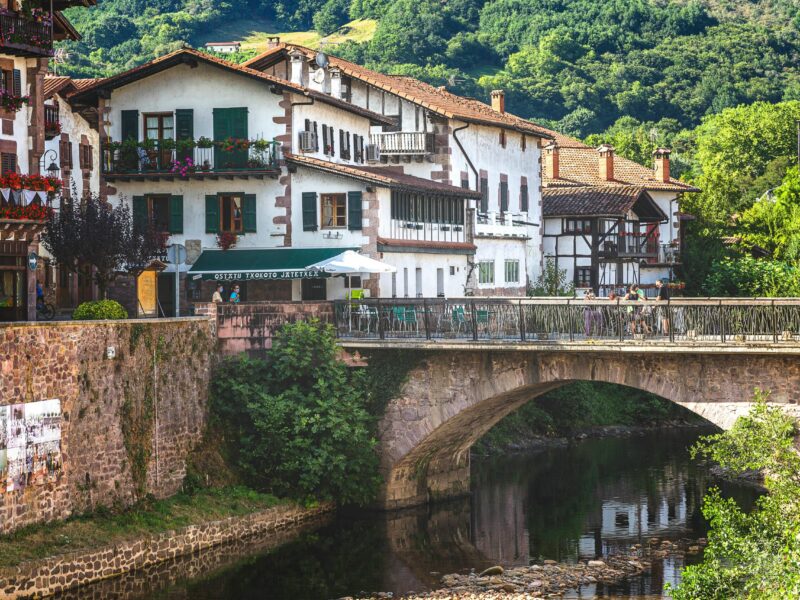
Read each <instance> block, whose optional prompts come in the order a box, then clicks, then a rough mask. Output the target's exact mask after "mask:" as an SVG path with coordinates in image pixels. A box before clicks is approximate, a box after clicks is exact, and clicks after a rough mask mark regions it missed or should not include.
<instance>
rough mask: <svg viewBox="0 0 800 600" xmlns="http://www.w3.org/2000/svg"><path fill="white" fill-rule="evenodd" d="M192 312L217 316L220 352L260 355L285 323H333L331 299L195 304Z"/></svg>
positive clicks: (226, 354) (270, 344)
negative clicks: (315, 320)
mask: <svg viewBox="0 0 800 600" xmlns="http://www.w3.org/2000/svg"><path fill="white" fill-rule="evenodd" d="M195 315H199V316H207V317H216V328H217V340H218V342H217V343H218V349H219V352H220V354H222V355H224V356H235V355H237V354H241V353H242V352H246V353H247V354H248V355H250V356H252V357H259V356H263V354H264V353H265V352H266V351H267V350H269V349H270V348H271V347H272V337H273V336H274V335H275V332H276V331H277V330H278V329H280V327H281V326H282V325H284V324H285V323H294V322H295V321H302V320H308V319H319V320H320V321H322V322H323V323H333V302H242V303H239V304H227V303H225V304H214V303H211V302H207V303H196V304H195Z"/></svg>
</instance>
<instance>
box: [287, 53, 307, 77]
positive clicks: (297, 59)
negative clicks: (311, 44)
mask: <svg viewBox="0 0 800 600" xmlns="http://www.w3.org/2000/svg"><path fill="white" fill-rule="evenodd" d="M304 58H305V57H304V56H303V54H302V52H299V51H297V50H295V51H293V52H292V53H291V54H289V81H291V82H292V83H296V84H297V85H303V59H304Z"/></svg>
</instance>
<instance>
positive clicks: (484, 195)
mask: <svg viewBox="0 0 800 600" xmlns="http://www.w3.org/2000/svg"><path fill="white" fill-rule="evenodd" d="M481 212H482V213H483V214H486V213H487V212H489V180H488V179H481Z"/></svg>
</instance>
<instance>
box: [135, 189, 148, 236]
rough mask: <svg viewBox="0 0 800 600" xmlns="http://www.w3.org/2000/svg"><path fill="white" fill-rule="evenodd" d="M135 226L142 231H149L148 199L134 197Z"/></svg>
mask: <svg viewBox="0 0 800 600" xmlns="http://www.w3.org/2000/svg"><path fill="white" fill-rule="evenodd" d="M133 226H134V227H136V228H137V229H139V231H142V230H144V229H147V198H145V197H144V196H134V197H133Z"/></svg>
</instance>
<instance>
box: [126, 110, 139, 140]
mask: <svg viewBox="0 0 800 600" xmlns="http://www.w3.org/2000/svg"><path fill="white" fill-rule="evenodd" d="M129 139H134V140H138V139H139V111H138V110H123V111H122V141H125V140H129Z"/></svg>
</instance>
